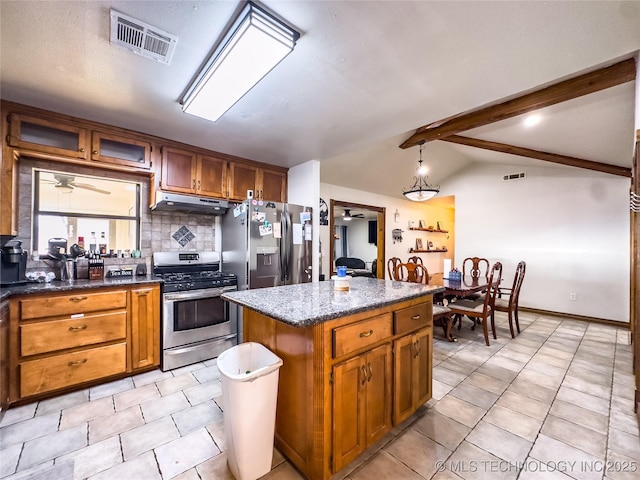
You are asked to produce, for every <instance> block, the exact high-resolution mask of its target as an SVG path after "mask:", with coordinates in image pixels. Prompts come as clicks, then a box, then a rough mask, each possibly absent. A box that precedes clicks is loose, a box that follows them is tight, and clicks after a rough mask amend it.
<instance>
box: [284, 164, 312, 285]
mask: <svg viewBox="0 0 640 480" xmlns="http://www.w3.org/2000/svg"><path fill="white" fill-rule="evenodd" d="M319 198H320V162H318V161H317V160H309V161H308V162H305V163H301V164H300V165H296V166H295V167H291V168H290V169H289V171H288V175H287V199H288V202H289V203H293V204H295V205H304V206H307V207H311V208H312V209H313V210H312V215H311V219H312V220H311V225H312V229H313V233H312V239H313V240H312V243H311V245H312V248H313V264H312V279H313V281H314V282H317V281H318V275H319V268H320V254H319V250H320V246H319V245H320V244H319V237H318V234H317V232H318V231H319V229H320V215H319V206H320V205H319V203H318V202H319Z"/></svg>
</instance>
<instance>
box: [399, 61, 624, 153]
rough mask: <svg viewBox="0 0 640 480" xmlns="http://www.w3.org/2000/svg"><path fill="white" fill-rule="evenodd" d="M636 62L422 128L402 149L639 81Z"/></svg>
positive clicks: (579, 77) (576, 78) (600, 71)
mask: <svg viewBox="0 0 640 480" xmlns="http://www.w3.org/2000/svg"><path fill="white" fill-rule="evenodd" d="M635 78H636V62H635V59H634V58H630V59H628V60H624V61H622V62H618V63H616V64H613V65H610V66H608V67H605V68H601V69H599V70H595V71H593V72H589V73H585V74H582V75H579V76H577V77H574V78H570V79H568V80H563V81H561V82H558V83H555V84H553V85H550V86H548V87H544V88H541V89H539V90H536V91H533V92H529V93H526V94H523V95H520V96H518V97H515V98H512V99H511V100H507V101H505V102H502V103H498V104H496V105H491V106H488V107H486V108H481V109H479V110H475V111H472V112H468V113H461V114H458V115H454V116H453V117H449V118H446V119H443V120H438V121H437V122H433V123H430V124H428V125H424V126H422V127H420V128H418V129H417V130H416V131H415V133H414V134H413V135H411V136H410V137H409V138H408V139H407V140H405V141H404V142H403V143H402V145H400V148H409V147H414V146H416V145H418V144H420V143H422V142H430V141H432V140H443V139H444V138H445V137H447V136H449V135H455V134H456V133H460V132H464V131H467V130H471V129H472V128H477V127H481V126H483V125H488V124H490V123H495V122H499V121H501V120H506V119H507V118H511V117H515V116H518V115H522V114H525V113H528V112H532V111H534V110H538V109H540V108H544V107H548V106H550V105H555V104H557V103H561V102H565V101H567V100H572V99H574V98H578V97H581V96H583V95H588V94H590V93H594V92H598V91H600V90H604V89H607V88H610V87H615V86H616V85H621V84H623V83H626V82H630V81H632V80H635Z"/></svg>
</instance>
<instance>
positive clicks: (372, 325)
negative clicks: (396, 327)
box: [333, 313, 391, 358]
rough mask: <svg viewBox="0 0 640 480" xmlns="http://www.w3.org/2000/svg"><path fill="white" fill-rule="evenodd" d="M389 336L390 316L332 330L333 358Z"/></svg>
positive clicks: (381, 316)
mask: <svg viewBox="0 0 640 480" xmlns="http://www.w3.org/2000/svg"><path fill="white" fill-rule="evenodd" d="M390 336H391V314H389V313H387V314H384V315H380V316H378V317H373V318H370V319H368V320H363V321H362V322H357V323H354V324H352V325H345V326H344V327H338V328H334V329H333V357H334V358H336V357H340V356H342V355H346V354H348V353H351V352H355V351H356V350H359V349H361V348H363V347H367V346H369V345H373V344H374V343H377V342H379V341H381V340H384V339H385V338H388V337H390Z"/></svg>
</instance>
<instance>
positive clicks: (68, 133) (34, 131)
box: [7, 113, 88, 159]
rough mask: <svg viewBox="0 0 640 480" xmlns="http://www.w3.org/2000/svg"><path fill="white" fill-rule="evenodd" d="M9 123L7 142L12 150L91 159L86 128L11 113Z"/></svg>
mask: <svg viewBox="0 0 640 480" xmlns="http://www.w3.org/2000/svg"><path fill="white" fill-rule="evenodd" d="M8 121H9V135H8V137H7V143H8V144H9V145H10V146H12V147H16V148H21V149H26V150H31V151H35V152H42V153H49V154H52V155H62V156H66V157H71V158H76V159H78V158H79V159H86V158H87V151H88V148H87V138H88V131H87V129H86V128H82V127H79V126H78V125H75V124H73V123H68V124H67V123H64V122H61V121H58V120H57V119H48V118H46V117H38V116H32V115H28V114H22V113H10V114H9V116H8Z"/></svg>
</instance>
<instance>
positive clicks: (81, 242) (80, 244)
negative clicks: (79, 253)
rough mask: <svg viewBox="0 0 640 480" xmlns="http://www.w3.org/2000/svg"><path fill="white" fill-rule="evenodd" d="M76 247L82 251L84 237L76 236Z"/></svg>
mask: <svg viewBox="0 0 640 480" xmlns="http://www.w3.org/2000/svg"><path fill="white" fill-rule="evenodd" d="M78 246H79V247H80V248H81V249H83V250H84V237H80V236H78Z"/></svg>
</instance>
